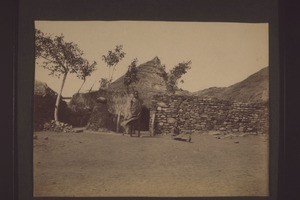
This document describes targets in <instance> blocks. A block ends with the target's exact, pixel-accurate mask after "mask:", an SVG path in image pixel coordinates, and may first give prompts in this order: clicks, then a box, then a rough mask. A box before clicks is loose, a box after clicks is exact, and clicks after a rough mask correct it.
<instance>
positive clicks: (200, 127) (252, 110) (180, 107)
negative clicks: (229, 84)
mask: <svg viewBox="0 0 300 200" xmlns="http://www.w3.org/2000/svg"><path fill="white" fill-rule="evenodd" d="M153 118H154V130H152V131H153V132H154V134H169V133H171V131H172V129H173V128H174V127H175V126H178V127H179V128H180V129H181V130H183V131H207V130H218V131H225V132H255V133H268V127H269V124H268V122H269V114H268V106H267V104H263V103H239V102H230V101H224V100H216V99H203V98H199V97H196V96H178V95H155V96H154V97H153V99H152V105H151V108H150V127H151V124H152V123H153Z"/></svg>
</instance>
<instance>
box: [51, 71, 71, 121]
mask: <svg viewBox="0 0 300 200" xmlns="http://www.w3.org/2000/svg"><path fill="white" fill-rule="evenodd" d="M67 75H68V72H66V73H65V74H64V77H63V80H62V83H61V87H60V90H59V93H58V94H57V97H56V103H55V108H54V120H55V121H56V122H58V106H59V103H60V98H61V93H62V90H63V88H64V85H65V82H66V78H67Z"/></svg>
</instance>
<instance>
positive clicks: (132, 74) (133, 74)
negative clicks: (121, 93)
mask: <svg viewBox="0 0 300 200" xmlns="http://www.w3.org/2000/svg"><path fill="white" fill-rule="evenodd" d="M137 62H138V60H137V58H135V59H134V60H133V61H132V62H131V64H130V65H129V66H128V70H127V72H126V74H125V76H124V85H125V86H126V88H127V91H129V86H130V85H131V83H136V82H137V81H138V77H137V71H138V70H137Z"/></svg>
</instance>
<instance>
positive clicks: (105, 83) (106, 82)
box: [99, 78, 109, 89]
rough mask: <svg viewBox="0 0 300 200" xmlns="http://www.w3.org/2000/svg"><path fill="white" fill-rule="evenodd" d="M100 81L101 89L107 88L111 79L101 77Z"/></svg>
mask: <svg viewBox="0 0 300 200" xmlns="http://www.w3.org/2000/svg"><path fill="white" fill-rule="evenodd" d="M99 83H100V89H106V88H107V87H108V85H109V80H108V79H107V78H101V79H100V81H99Z"/></svg>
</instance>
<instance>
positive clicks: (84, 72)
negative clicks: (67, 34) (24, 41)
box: [35, 29, 96, 79]
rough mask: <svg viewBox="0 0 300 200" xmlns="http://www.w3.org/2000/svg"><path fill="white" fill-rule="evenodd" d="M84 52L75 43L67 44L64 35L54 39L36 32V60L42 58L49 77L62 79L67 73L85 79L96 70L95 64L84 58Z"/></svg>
mask: <svg viewBox="0 0 300 200" xmlns="http://www.w3.org/2000/svg"><path fill="white" fill-rule="evenodd" d="M82 56H83V51H82V50H81V49H79V47H78V45H77V44H75V43H73V42H66V41H65V40H64V35H63V34H61V35H60V36H54V37H52V36H51V35H49V34H44V33H43V32H42V31H40V30H37V29H36V30H35V58H36V59H37V58H42V62H41V63H40V64H41V65H42V67H43V68H45V69H48V70H49V71H50V74H49V75H54V76H56V77H58V78H59V77H60V76H61V75H62V74H65V73H76V74H77V77H78V78H80V79H84V78H85V77H86V76H90V75H91V73H92V72H93V71H94V70H95V65H96V62H94V64H92V65H89V62H88V61H87V60H86V59H84V58H82Z"/></svg>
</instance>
